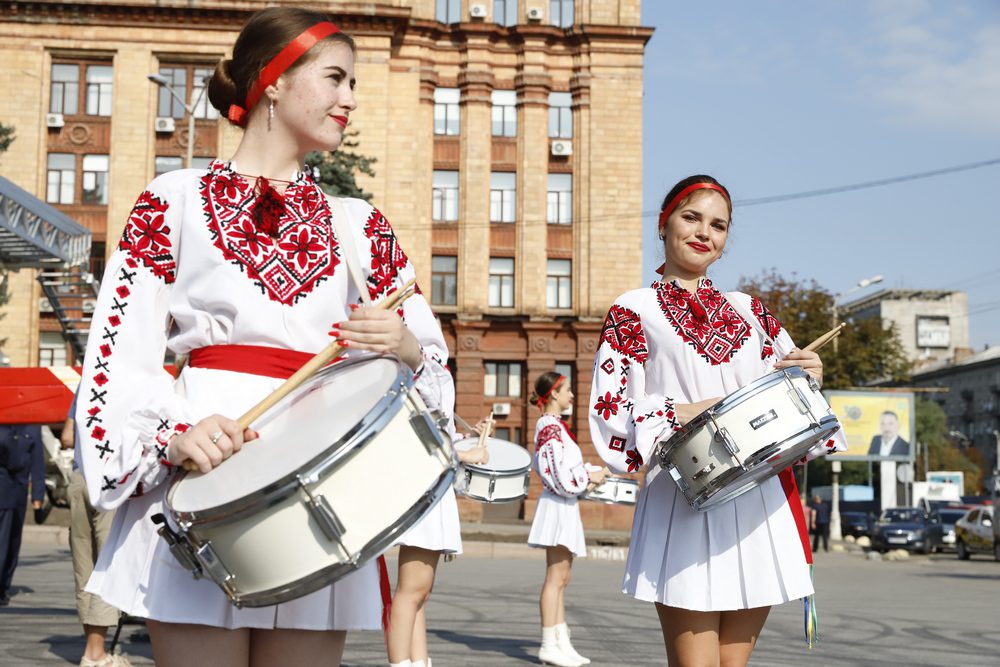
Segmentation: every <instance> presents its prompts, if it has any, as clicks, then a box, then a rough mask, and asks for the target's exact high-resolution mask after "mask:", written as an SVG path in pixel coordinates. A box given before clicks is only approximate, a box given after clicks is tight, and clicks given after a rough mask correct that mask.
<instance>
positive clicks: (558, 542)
mask: <svg viewBox="0 0 1000 667" xmlns="http://www.w3.org/2000/svg"><path fill="white" fill-rule="evenodd" d="M530 400H531V402H532V403H534V404H535V405H537V406H538V409H539V410H541V411H542V416H541V417H540V418H539V419H538V423H537V424H536V425H535V459H534V466H533V467H534V469H535V472H536V473H538V476H539V477H541V479H542V485H543V491H542V495H541V497H539V499H538V505H537V506H536V508H535V518H534V519H533V520H532V522H531V532H530V533H529V535H528V545H529V546H532V547H539V548H544V549H545V563H546V566H545V582H544V583H543V584H542V592H541V595H540V597H539V602H538V606H539V610H540V612H541V619H542V645H541V647H540V648H539V651H538V658H539V660H541V661H542V662H543V663H545V664H550V665H558V666H559V667H579V666H580V665H586V664H588V663H590V660H589V659H587V658H584V657H583V656H581V655H580V654H579V653H577V652H576V649H574V648H573V644H572V643H571V642H570V636H569V627H568V626H567V625H566V606H565V603H564V597H565V593H566V586H568V585H569V580H570V571H571V569H572V567H573V557H574V556H578V557H580V558H583V557H585V556H586V555H587V545H586V543H585V541H584V536H583V522H582V521H581V520H580V508H579V507H578V506H577V498H578V497H579V496H580V495H581V494H583V493H584V492H586V491H587V489H588V487H589V486H590V485H597V484H600V483H602V482H603V481H604V471H603V470H593V471H591V470H589V469H588V468H587V466H586V464H584V462H583V454H582V452H581V451H580V447H579V446H578V445H577V444H576V439H575V438H574V437H573V434H572V433H570V431H569V429H567V428H566V425H565V424H564V423H563V421H562V419H561V418H560V415H561V414H562V413H563V412H565V411H566V410H567V409H569V407H570V406H571V405H573V391H572V390H571V389H570V386H569V380H567V379H566V376H564V375H561V374H559V373H555V372H549V373H543V374H542V375H540V376H539V377H538V379H537V380H536V381H535V391H534V393H533V394H532V396H531V399H530Z"/></svg>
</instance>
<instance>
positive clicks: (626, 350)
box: [601, 303, 649, 363]
mask: <svg viewBox="0 0 1000 667" xmlns="http://www.w3.org/2000/svg"><path fill="white" fill-rule="evenodd" d="M601 342H602V343H604V342H606V343H607V344H608V345H610V346H611V349H612V350H614V351H616V352H618V353H619V354H623V355H625V356H627V357H629V358H631V359H635V360H636V361H638V362H639V363H645V362H646V359H647V358H648V357H649V348H648V347H647V346H646V333H645V332H644V331H643V330H642V321H641V320H640V319H639V313H637V312H635V311H634V310H629V309H628V308H625V307H624V306H619V305H618V304H617V303H616V304H614V305H612V306H611V309H610V310H609V311H608V316H607V317H606V318H605V319H604V329H603V330H602V331H601Z"/></svg>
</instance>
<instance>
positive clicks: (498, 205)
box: [490, 171, 517, 222]
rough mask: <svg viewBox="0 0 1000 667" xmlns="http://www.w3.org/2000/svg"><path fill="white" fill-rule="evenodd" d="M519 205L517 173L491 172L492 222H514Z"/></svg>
mask: <svg viewBox="0 0 1000 667" xmlns="http://www.w3.org/2000/svg"><path fill="white" fill-rule="evenodd" d="M516 207H517V174H515V173H514V172H510V171H494V172H493V173H491V174H490V222H514V209H515V208H516Z"/></svg>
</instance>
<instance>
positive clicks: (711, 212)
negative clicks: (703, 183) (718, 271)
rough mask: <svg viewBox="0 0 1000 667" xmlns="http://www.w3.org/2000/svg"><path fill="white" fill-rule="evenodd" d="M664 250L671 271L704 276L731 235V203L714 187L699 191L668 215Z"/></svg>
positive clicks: (664, 232) (720, 253)
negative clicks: (727, 202)
mask: <svg viewBox="0 0 1000 667" xmlns="http://www.w3.org/2000/svg"><path fill="white" fill-rule="evenodd" d="M663 234H664V239H663V250H664V256H665V257H666V260H667V266H668V267H669V268H671V269H672V270H674V271H676V270H677V269H680V270H681V271H684V272H687V273H697V274H700V275H704V274H705V272H706V271H707V270H708V267H709V266H710V265H711V264H712V263H713V262H715V260H717V259H719V257H720V256H721V255H722V250H723V248H725V247H726V240H727V239H728V238H729V206H728V204H726V199H725V198H724V197H723V196H722V195H721V194H720V193H718V192H715V191H714V190H698V191H696V192H695V193H694V194H693V195H692V196H691V199H690V201H688V202H687V203H686V204H684V205H683V206H678V207H677V210H675V211H674V212H673V213H671V214H670V217H668V218H667V222H666V228H665V229H664V230H663Z"/></svg>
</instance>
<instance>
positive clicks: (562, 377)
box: [535, 375, 566, 410]
mask: <svg viewBox="0 0 1000 667" xmlns="http://www.w3.org/2000/svg"><path fill="white" fill-rule="evenodd" d="M565 379H566V376H565V375H560V376H559V379H558V380H556V382H555V384H554V385H552V387H551V388H550V389H549V390H548V391H547V392H545V395H544V396H539V397H538V402H537V403H536V404H535V405H537V406H538V409H539V410H543V409H544V408H545V404H546V403H548V402H549V397H550V396H552V392H554V391H555V390H556V389H558V388H559V387H560V386H561V385H562V383H563V381H564V380H565Z"/></svg>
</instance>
